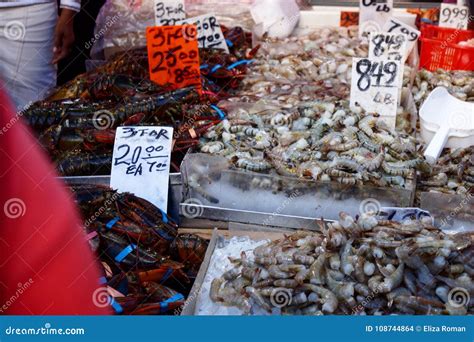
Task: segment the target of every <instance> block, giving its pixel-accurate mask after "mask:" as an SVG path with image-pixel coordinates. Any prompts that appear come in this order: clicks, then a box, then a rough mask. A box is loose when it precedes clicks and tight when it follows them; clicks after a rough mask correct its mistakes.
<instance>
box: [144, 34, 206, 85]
mask: <svg viewBox="0 0 474 342" xmlns="http://www.w3.org/2000/svg"><path fill="white" fill-rule="evenodd" d="M146 39H147V47H148V63H149V69H150V79H151V80H152V81H153V82H155V83H157V84H159V85H163V86H168V87H169V88H170V89H179V88H184V87H187V86H195V87H196V88H197V89H198V90H200V89H201V72H200V69H199V67H200V64H199V50H198V43H197V31H196V27H195V26H194V25H179V26H160V27H148V28H147V31H146Z"/></svg>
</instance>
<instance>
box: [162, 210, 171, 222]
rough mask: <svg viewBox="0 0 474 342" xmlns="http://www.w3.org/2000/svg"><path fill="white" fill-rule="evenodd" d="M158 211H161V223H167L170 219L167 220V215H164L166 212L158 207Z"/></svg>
mask: <svg viewBox="0 0 474 342" xmlns="http://www.w3.org/2000/svg"><path fill="white" fill-rule="evenodd" d="M160 211H161V217H162V220H163V223H168V222H169V221H170V220H168V215H166V213H165V212H164V211H163V210H161V209H160Z"/></svg>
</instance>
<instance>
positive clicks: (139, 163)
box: [110, 126, 173, 213]
mask: <svg viewBox="0 0 474 342" xmlns="http://www.w3.org/2000/svg"><path fill="white" fill-rule="evenodd" d="M172 139H173V128H172V127H155V126H137V127H133V126H128V127H118V128H117V132H116V135H115V144H114V152H113V159H112V173H111V179H110V186H111V187H112V188H114V189H117V190H119V191H120V192H130V193H133V194H135V195H137V196H139V197H142V198H144V199H146V200H148V201H150V202H151V203H153V204H154V205H156V206H157V207H158V208H160V209H161V210H162V211H163V212H165V213H166V209H167V206H168V185H169V171H170V158H171V149H172V148H171V142H172Z"/></svg>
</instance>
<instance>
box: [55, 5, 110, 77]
mask: <svg viewBox="0 0 474 342" xmlns="http://www.w3.org/2000/svg"><path fill="white" fill-rule="evenodd" d="M104 3H105V0H82V9H81V11H80V12H79V13H78V14H76V17H75V19H74V33H75V35H76V42H75V44H74V48H73V50H72V51H71V53H70V55H69V56H68V57H67V58H66V59H64V60H62V61H61V62H59V65H58V85H61V84H64V83H65V82H67V81H69V80H71V79H73V78H74V77H76V76H77V75H79V74H81V73H83V72H85V71H86V67H85V61H86V59H89V53H90V48H89V49H86V48H85V45H86V43H87V42H88V41H90V39H91V38H92V36H93V35H94V26H95V19H96V18H97V15H98V14H99V10H100V8H101V7H102V6H103V5H104Z"/></svg>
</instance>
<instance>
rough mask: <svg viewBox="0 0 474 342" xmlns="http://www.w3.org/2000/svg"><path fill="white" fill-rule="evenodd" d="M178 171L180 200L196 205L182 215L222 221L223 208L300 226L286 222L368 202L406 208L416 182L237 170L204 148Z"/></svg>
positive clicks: (253, 219) (331, 216)
mask: <svg viewBox="0 0 474 342" xmlns="http://www.w3.org/2000/svg"><path fill="white" fill-rule="evenodd" d="M181 172H182V177H183V204H184V205H187V206H190V205H191V206H193V207H194V209H195V210H197V213H196V212H194V211H193V212H184V213H183V212H182V214H183V215H184V216H186V217H189V216H190V215H195V216H194V217H197V216H199V217H200V218H207V219H211V220H212V219H215V220H222V219H223V218H224V217H223V211H225V214H229V215H231V216H232V217H229V219H231V220H232V221H234V222H242V223H255V224H260V225H267V226H278V227H288V228H300V226H299V225H297V226H288V224H292V223H291V222H292V221H295V219H296V221H298V220H300V221H301V220H313V221H314V219H320V218H324V219H327V220H337V219H338V218H339V213H340V212H341V211H344V212H346V213H348V214H350V215H352V216H355V215H358V214H360V212H361V208H362V210H365V208H366V207H367V206H372V207H373V206H374V205H375V206H378V207H379V208H381V207H410V206H411V205H412V203H413V199H414V190H415V183H414V182H410V183H409V184H407V188H406V189H401V188H379V187H374V186H369V185H364V186H352V185H343V184H339V183H334V182H319V181H313V180H305V179H300V178H296V177H282V176H277V175H266V174H261V173H255V172H248V171H242V170H235V169H233V167H232V166H231V165H230V164H229V163H228V161H227V160H226V159H225V158H223V157H220V156H214V155H208V154H202V153H195V154H188V155H186V157H185V158H184V160H183V163H182V166H181ZM183 204H182V210H183V209H184V208H183ZM213 209H214V210H213ZM242 212H248V213H249V215H245V214H242ZM236 213H237V214H238V215H236ZM262 215H263V216H266V219H264V220H263V222H262ZM239 216H240V217H244V218H245V219H244V220H242V219H239V218H238V217H239ZM279 217H287V218H288V219H285V220H282V221H280V220H279ZM308 228H309V227H308Z"/></svg>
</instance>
